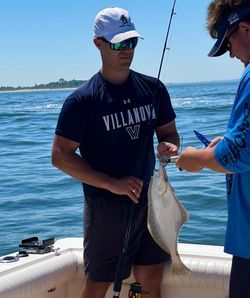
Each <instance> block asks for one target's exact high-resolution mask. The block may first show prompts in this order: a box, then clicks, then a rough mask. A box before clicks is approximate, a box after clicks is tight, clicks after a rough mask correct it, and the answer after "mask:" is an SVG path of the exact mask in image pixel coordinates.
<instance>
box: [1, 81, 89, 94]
mask: <svg viewBox="0 0 250 298" xmlns="http://www.w3.org/2000/svg"><path fill="white" fill-rule="evenodd" d="M84 82H85V81H81V80H70V81H65V80H64V79H59V80H58V81H57V82H50V83H48V84H35V85H34V86H31V87H27V86H26V87H21V86H18V87H11V86H6V87H5V86H0V91H15V90H24V89H25V90H27V89H28V90H32V89H62V88H77V87H79V86H80V85H82V84H83V83H84Z"/></svg>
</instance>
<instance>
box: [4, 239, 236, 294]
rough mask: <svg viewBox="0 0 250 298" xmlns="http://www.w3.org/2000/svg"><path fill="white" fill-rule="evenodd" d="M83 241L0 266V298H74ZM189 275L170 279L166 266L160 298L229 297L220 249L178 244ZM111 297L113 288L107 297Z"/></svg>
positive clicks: (227, 262)
mask: <svg viewBox="0 0 250 298" xmlns="http://www.w3.org/2000/svg"><path fill="white" fill-rule="evenodd" d="M82 241H83V239H82V238H65V239H61V240H58V241H56V242H55V245H54V247H55V248H59V251H58V253H55V252H52V253H48V254H44V255H39V254H30V255H29V256H28V257H25V258H20V259H19V261H17V262H13V263H0V297H1V298H34V297H35V298H47V297H48V298H49V297H50V298H75V297H77V296H78V293H79V291H80V289H81V287H82V285H83V283H84V273H83V250H82ZM179 253H180V256H181V259H182V260H183V262H184V264H185V265H186V266H187V267H188V268H190V269H191V271H192V273H190V274H188V275H176V276H173V275H172V274H171V270H170V264H169V263H168V264H166V266H165V271H164V276H163V280H162V298H201V297H202V298H211V297H213V298H225V297H227V296H228V285H229V275H230V270H231V256H229V255H227V254H225V253H223V247H221V246H209V245H196V244H179ZM13 255H15V254H13ZM134 281H135V280H134V278H133V276H130V277H129V278H128V279H127V280H125V281H124V283H123V286H122V291H121V294H120V297H121V298H127V297H128V290H129V287H130V284H131V283H132V282H134ZM145 290H147V289H146V288H145ZM106 297H109V298H110V297H113V296H112V286H111V287H110V289H109V291H108V292H107V294H106Z"/></svg>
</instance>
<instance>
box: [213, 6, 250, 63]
mask: <svg viewBox="0 0 250 298" xmlns="http://www.w3.org/2000/svg"><path fill="white" fill-rule="evenodd" d="M247 15H250V3H247V4H246V5H242V6H240V7H239V8H236V9H235V10H233V11H232V12H231V13H230V14H229V15H227V16H225V17H224V18H223V19H221V20H219V21H218V22H217V24H216V25H215V35H216V38H217V41H216V43H215V44H214V46H213V47H212V49H211V51H210V52H209V53H208V56H210V57H216V56H221V55H223V54H225V53H226V51H227V44H226V40H225V39H226V36H227V34H228V32H229V31H230V30H231V29H232V28H233V27H235V26H237V25H238V24H239V23H240V22H241V21H242V20H243V19H244V18H245V17H246V16H247Z"/></svg>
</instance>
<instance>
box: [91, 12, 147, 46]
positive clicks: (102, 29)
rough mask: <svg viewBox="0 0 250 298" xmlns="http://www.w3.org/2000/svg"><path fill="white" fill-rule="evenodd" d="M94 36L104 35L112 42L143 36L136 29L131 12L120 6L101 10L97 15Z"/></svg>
mask: <svg viewBox="0 0 250 298" xmlns="http://www.w3.org/2000/svg"><path fill="white" fill-rule="evenodd" d="M94 36H95V37H104V38H105V39H106V40H107V41H109V42H111V43H117V42H121V41H123V40H126V39H129V38H132V37H140V38H142V36H141V35H140V34H139V33H138V32H137V31H136V30H135V26H134V23H133V22H132V20H131V18H130V16H129V12H128V11H127V10H125V9H123V8H119V7H109V8H105V9H103V10H101V11H100V12H99V13H98V14H97V15H96V17H95V22H94Z"/></svg>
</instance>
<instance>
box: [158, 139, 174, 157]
mask: <svg viewBox="0 0 250 298" xmlns="http://www.w3.org/2000/svg"><path fill="white" fill-rule="evenodd" d="M157 153H158V157H159V158H160V157H161V156H164V155H166V156H171V155H177V154H178V146H176V145H175V144H172V143H169V142H160V143H159V144H158V146H157Z"/></svg>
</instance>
